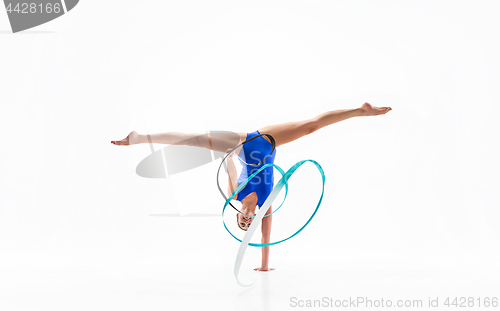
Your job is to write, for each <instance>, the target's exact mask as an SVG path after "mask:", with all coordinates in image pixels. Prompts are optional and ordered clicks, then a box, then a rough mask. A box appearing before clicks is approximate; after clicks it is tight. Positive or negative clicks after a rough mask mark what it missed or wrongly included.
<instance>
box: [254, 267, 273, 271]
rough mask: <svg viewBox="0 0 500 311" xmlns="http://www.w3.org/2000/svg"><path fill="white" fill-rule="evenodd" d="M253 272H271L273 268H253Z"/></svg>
mask: <svg viewBox="0 0 500 311" xmlns="http://www.w3.org/2000/svg"><path fill="white" fill-rule="evenodd" d="M253 270H254V271H272V270H274V268H264V267H260V268H255V269H253Z"/></svg>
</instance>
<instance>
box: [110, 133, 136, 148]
mask: <svg viewBox="0 0 500 311" xmlns="http://www.w3.org/2000/svg"><path fill="white" fill-rule="evenodd" d="M111 143H112V144H114V145H121V146H128V145H134V144H138V143H139V134H138V133H137V132H136V131H132V132H130V134H128V136H127V137H125V138H124V139H122V140H112V141H111Z"/></svg>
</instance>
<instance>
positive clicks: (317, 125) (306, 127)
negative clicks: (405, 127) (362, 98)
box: [259, 103, 391, 147]
mask: <svg viewBox="0 0 500 311" xmlns="http://www.w3.org/2000/svg"><path fill="white" fill-rule="evenodd" d="M390 110H391V108H390V107H374V106H372V105H370V104H369V103H364V104H363V105H362V106H361V107H359V108H355V109H343V110H333V111H328V112H325V113H322V114H320V115H318V116H316V117H314V118H312V119H308V120H303V121H295V122H287V123H282V124H275V125H269V126H264V127H263V128H260V129H259V132H260V133H261V134H269V135H271V136H272V137H273V138H274V140H275V142H276V147H278V146H281V145H284V144H287V143H289V142H292V141H294V140H296V139H299V138H300V137H302V136H305V135H308V134H311V133H313V132H315V131H317V130H319V129H321V128H323V127H325V126H328V125H331V124H333V123H337V122H340V121H343V120H346V119H349V118H352V117H360V116H374V115H381V114H385V113H387V112H389V111H390ZM264 138H266V139H267V137H265V136H264Z"/></svg>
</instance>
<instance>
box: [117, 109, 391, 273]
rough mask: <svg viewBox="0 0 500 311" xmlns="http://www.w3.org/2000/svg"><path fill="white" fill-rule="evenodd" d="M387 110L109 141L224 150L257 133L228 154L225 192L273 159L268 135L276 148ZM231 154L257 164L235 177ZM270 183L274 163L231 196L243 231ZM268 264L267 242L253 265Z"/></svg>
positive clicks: (265, 239) (265, 223) (267, 229)
mask: <svg viewBox="0 0 500 311" xmlns="http://www.w3.org/2000/svg"><path fill="white" fill-rule="evenodd" d="M390 110H392V108H390V107H374V106H372V105H370V104H369V103H364V104H363V105H362V106H361V107H359V108H355V109H342V110H334V111H328V112H325V113H322V114H320V115H318V116H316V117H314V118H312V119H308V120H303V121H296V122H287V123H282V124H275V125H269V126H264V127H262V128H260V129H258V130H257V131H255V132H252V133H233V135H231V134H228V133H230V132H220V133H213V132H211V133H209V134H188V133H179V132H168V133H157V134H145V135H143V134H138V133H137V132H135V131H132V132H130V134H129V135H128V136H127V137H126V138H124V139H122V140H117V141H114V140H113V141H111V143H112V144H114V145H119V146H128V145H134V144H141V143H160V144H171V145H173V144H179V145H189V146H196V147H203V148H207V149H211V150H214V151H220V152H227V151H228V150H232V149H234V148H235V147H236V146H238V145H239V144H241V143H242V142H243V141H246V140H249V139H252V138H253V137H255V136H258V137H256V138H254V139H252V140H251V141H249V142H247V143H246V144H244V145H243V146H240V147H238V149H239V150H235V152H232V153H231V154H230V155H229V156H228V160H229V161H227V172H228V177H229V178H228V179H229V182H228V194H231V193H233V192H234V190H235V189H236V188H237V187H238V186H239V185H240V184H241V183H242V182H243V181H245V180H246V178H247V176H250V175H251V174H252V173H253V172H255V171H256V170H258V169H259V168H260V167H262V166H263V165H265V164H267V163H273V162H274V158H275V155H276V149H275V150H274V152H272V154H270V153H271V151H272V144H271V140H270V138H269V137H268V135H270V136H272V138H274V143H275V147H276V148H277V147H279V146H281V145H284V144H287V143H289V142H292V141H294V140H296V139H299V138H300V137H302V136H305V135H308V134H311V133H313V132H315V131H317V130H319V129H320V128H323V127H325V126H327V125H331V124H333V123H336V122H339V121H343V120H346V119H349V118H352V117H360V116H374V115H382V114H385V113H387V112H389V111H390ZM266 134H267V135H266ZM234 154H238V156H240V157H243V158H244V159H245V160H244V162H245V163H248V164H252V163H251V162H254V163H253V164H258V165H247V166H246V170H245V169H243V170H242V173H241V175H240V176H239V178H238V176H237V172H236V168H235V166H234V163H233V161H232V160H231V158H232V156H233V155H234ZM249 162H250V163H249ZM259 163H260V164H259ZM273 185H274V178H273V167H272V166H268V167H266V168H265V169H264V170H262V171H261V172H259V173H258V174H257V175H256V176H255V177H254V178H253V179H251V180H250V181H249V182H248V183H247V184H246V185H245V187H243V188H242V189H240V191H239V192H238V194H237V196H235V197H234V198H233V200H237V201H240V202H241V205H242V207H241V211H240V212H239V213H237V214H236V221H237V224H238V227H239V228H240V229H242V230H245V231H246V230H247V229H248V227H250V224H251V223H252V220H253V216H255V215H256V213H255V207H256V206H258V207H259V209H260V207H261V206H262V205H263V203H264V202H265V201H266V199H267V197H268V196H269V194H270V193H271V191H272V190H273ZM271 213H272V206H271V207H270V208H269V210H268V211H267V212H266V214H265V215H266V216H265V217H264V218H263V219H262V226H261V231H262V240H261V243H269V242H270V236H271V224H272V215H269V214H271ZM268 264H269V246H266V247H262V262H261V266H260V267H259V268H255V269H254V270H257V271H270V270H274V268H269V265H268Z"/></svg>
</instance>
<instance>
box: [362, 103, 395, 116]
mask: <svg viewBox="0 0 500 311" xmlns="http://www.w3.org/2000/svg"><path fill="white" fill-rule="evenodd" d="M391 110H392V108H391V107H374V106H372V105H370V104H369V103H364V104H363V105H362V106H361V111H362V112H363V115H364V116H376V115H379V114H386V113H387V112H389V111H391Z"/></svg>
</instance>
